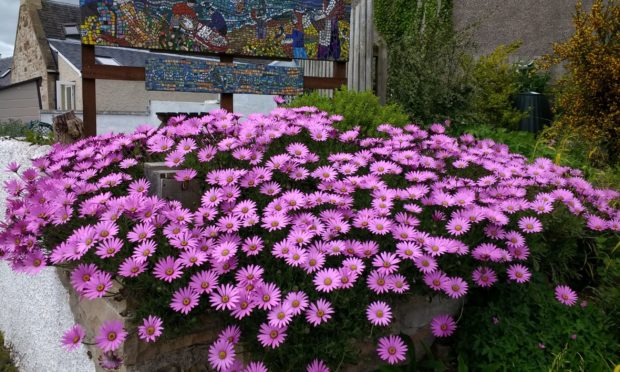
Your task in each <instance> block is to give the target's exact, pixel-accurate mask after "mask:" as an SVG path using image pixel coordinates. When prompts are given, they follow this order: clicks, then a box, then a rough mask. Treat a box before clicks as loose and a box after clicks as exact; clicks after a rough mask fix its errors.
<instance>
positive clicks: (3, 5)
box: [0, 0, 79, 58]
mask: <svg viewBox="0 0 620 372" xmlns="http://www.w3.org/2000/svg"><path fill="white" fill-rule="evenodd" d="M54 1H59V2H62V3H69V4H78V3H79V0H54ZM19 3H20V0H0V9H2V12H0V55H1V56H2V58H6V57H10V56H12V55H13V45H14V44H15V32H16V31H17V15H18V13H19Z"/></svg>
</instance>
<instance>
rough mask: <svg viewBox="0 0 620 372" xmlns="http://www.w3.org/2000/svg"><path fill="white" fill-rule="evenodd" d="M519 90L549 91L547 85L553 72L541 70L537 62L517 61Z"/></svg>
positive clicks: (542, 92)
mask: <svg viewBox="0 0 620 372" xmlns="http://www.w3.org/2000/svg"><path fill="white" fill-rule="evenodd" d="M516 67H517V78H518V80H517V83H518V85H519V89H518V92H519V93H521V92H537V93H541V94H544V93H546V92H547V85H548V84H549V80H551V74H550V73H549V72H546V71H544V70H541V69H540V67H539V66H538V64H536V62H534V61H531V62H529V63H517V64H516Z"/></svg>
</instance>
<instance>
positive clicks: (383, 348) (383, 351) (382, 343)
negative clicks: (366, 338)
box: [377, 335, 407, 364]
mask: <svg viewBox="0 0 620 372" xmlns="http://www.w3.org/2000/svg"><path fill="white" fill-rule="evenodd" d="M377 353H378V354H379V357H380V358H381V359H382V360H385V361H386V362H388V363H389V364H396V363H399V362H402V361H404V360H405V359H406V358H407V345H405V343H404V342H403V340H402V339H401V338H400V337H399V336H393V335H392V336H388V337H381V338H380V339H379V343H378V345H377Z"/></svg>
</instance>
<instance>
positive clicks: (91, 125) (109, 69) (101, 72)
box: [82, 45, 347, 137]
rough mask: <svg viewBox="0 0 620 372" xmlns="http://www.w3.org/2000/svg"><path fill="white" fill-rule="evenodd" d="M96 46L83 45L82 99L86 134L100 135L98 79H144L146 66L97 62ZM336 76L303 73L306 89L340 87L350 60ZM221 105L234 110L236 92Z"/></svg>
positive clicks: (338, 66) (226, 58) (337, 63)
mask: <svg viewBox="0 0 620 372" xmlns="http://www.w3.org/2000/svg"><path fill="white" fill-rule="evenodd" d="M95 57H96V56H95V46H93V45H82V102H83V113H84V134H85V135H86V136H88V137H90V136H96V135H97V80H123V81H145V80H146V72H145V68H144V67H127V66H109V65H98V64H97V61H96V59H95ZM234 58H235V57H234V56H230V55H222V56H220V61H221V62H222V63H234ZM333 63H334V77H331V78H324V77H315V76H304V89H338V88H340V87H341V86H342V85H346V84H347V63H346V62H342V61H335V62H333ZM220 107H221V108H223V109H225V110H227V111H229V112H232V111H233V109H234V105H233V94H230V93H224V94H221V97H220Z"/></svg>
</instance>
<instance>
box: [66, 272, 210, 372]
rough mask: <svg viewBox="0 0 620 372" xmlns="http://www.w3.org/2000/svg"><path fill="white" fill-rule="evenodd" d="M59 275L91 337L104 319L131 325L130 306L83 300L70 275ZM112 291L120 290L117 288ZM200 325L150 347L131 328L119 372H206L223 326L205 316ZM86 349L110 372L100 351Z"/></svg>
mask: <svg viewBox="0 0 620 372" xmlns="http://www.w3.org/2000/svg"><path fill="white" fill-rule="evenodd" d="M58 276H59V278H60V281H61V282H62V283H63V285H64V286H65V287H66V288H67V290H68V292H69V303H70V307H71V311H72V312H73V315H74V317H75V320H76V322H77V323H80V324H82V325H83V326H84V329H85V330H86V333H87V334H88V335H94V334H95V333H96V332H97V330H98V329H99V327H100V326H101V324H102V323H103V322H104V321H105V320H109V319H118V320H122V321H123V322H126V324H129V322H128V321H127V319H126V317H125V316H124V314H125V312H126V310H127V306H128V305H127V302H126V301H124V300H121V301H119V300H117V299H115V298H100V299H96V300H86V299H80V298H79V296H78V295H77V294H76V293H75V291H74V290H73V287H72V286H71V283H70V281H69V273H68V272H66V271H64V270H58ZM112 290H113V291H117V290H118V287H116V288H113V289H112ZM200 324H201V327H200V328H197V329H196V330H195V331H194V332H193V333H191V334H189V335H184V336H180V337H177V338H174V339H166V340H164V339H161V340H159V341H157V342H154V343H149V344H147V343H144V342H142V341H139V340H138V336H137V334H136V332H132V331H131V329H130V330H129V331H130V334H129V336H128V337H127V340H126V341H125V342H124V344H123V346H122V347H121V349H119V350H118V353H117V354H118V355H120V356H121V357H122V358H123V361H124V364H123V365H122V366H121V367H120V368H119V369H118V371H121V372H138V371H140V372H172V371H175V372H180V371H185V372H198V371H207V370H208V369H207V365H208V350H209V345H210V344H211V343H212V342H213V341H215V339H216V338H217V335H218V331H219V330H220V328H222V324H219V322H218V321H217V318H215V319H214V318H213V317H205V319H203V320H202V322H201V323H200ZM86 347H87V350H88V354H89V357H90V358H92V359H93V361H94V363H95V368H96V370H97V371H98V372H104V371H108V370H106V369H103V368H102V367H101V366H100V365H99V363H98V359H99V357H100V356H101V351H100V350H99V349H98V348H97V347H95V346H94V345H90V346H89V345H86Z"/></svg>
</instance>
